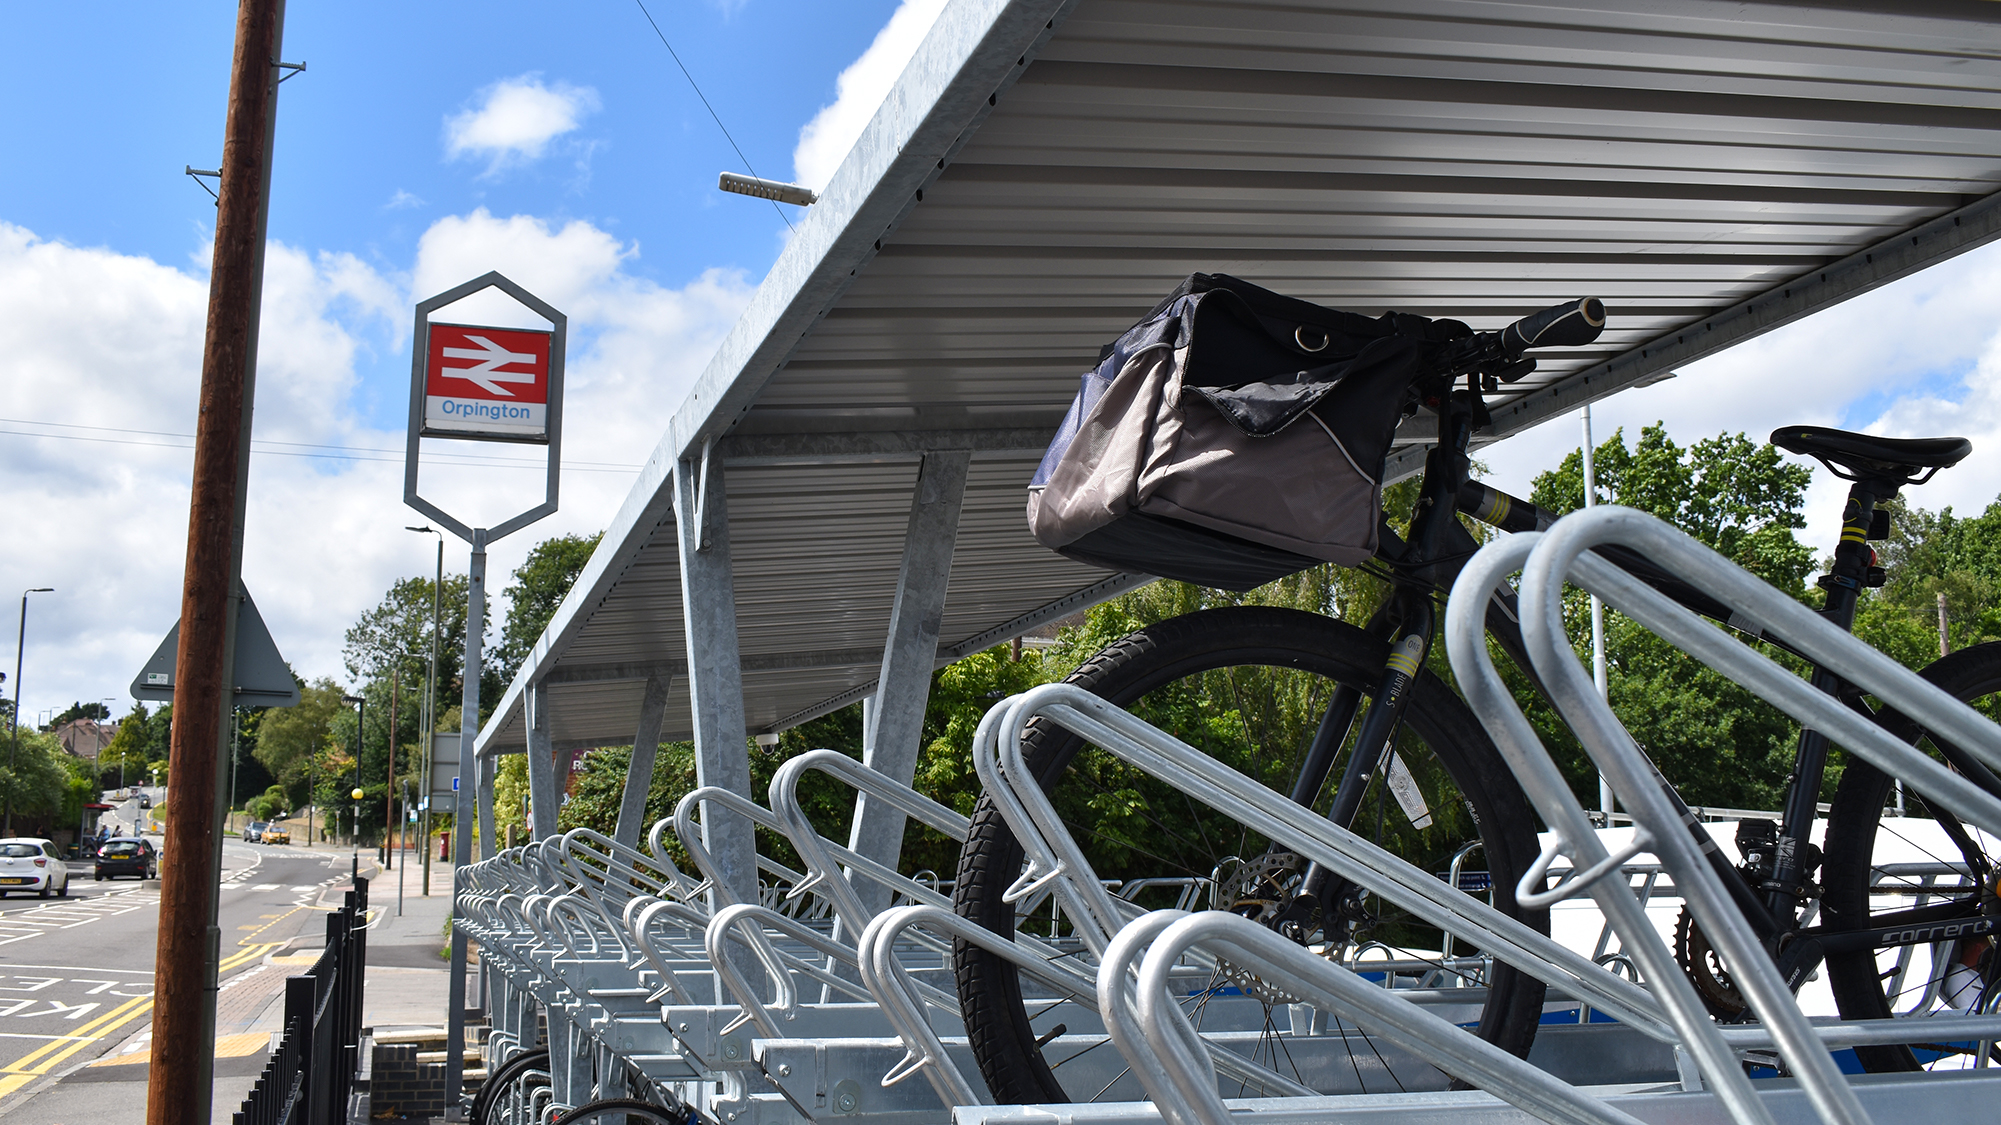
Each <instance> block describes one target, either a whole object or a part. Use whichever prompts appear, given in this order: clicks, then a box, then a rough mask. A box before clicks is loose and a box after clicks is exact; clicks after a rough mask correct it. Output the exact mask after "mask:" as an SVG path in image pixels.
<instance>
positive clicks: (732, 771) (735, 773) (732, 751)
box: [674, 458, 757, 902]
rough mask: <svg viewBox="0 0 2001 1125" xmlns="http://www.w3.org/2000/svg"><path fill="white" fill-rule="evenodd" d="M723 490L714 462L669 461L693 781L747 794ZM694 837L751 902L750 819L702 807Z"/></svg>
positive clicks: (753, 854)
mask: <svg viewBox="0 0 2001 1125" xmlns="http://www.w3.org/2000/svg"><path fill="white" fill-rule="evenodd" d="M724 492H725V489H724V481H723V466H722V462H721V461H720V460H717V459H714V458H701V459H697V460H684V461H681V462H680V463H678V464H677V465H676V466H675V468H674V525H675V532H676V539H677V541H678V543H679V546H680V561H681V612H682V618H683V621H684V622H685V626H686V631H687V636H688V694H689V697H690V699H691V701H692V703H693V708H692V710H693V712H694V720H695V721H694V728H695V784H696V785H716V786H721V787H722V788H724V789H728V790H729V791H730V792H732V793H741V794H743V795H744V796H746V797H750V798H752V799H755V798H756V796H757V795H756V794H754V793H752V792H751V789H750V753H749V748H748V745H747V743H748V741H749V736H748V735H747V734H746V732H745V729H744V719H743V665H742V661H741V657H740V655H739V653H738V651H737V634H736V590H735V587H734V586H733V584H732V577H731V570H730V536H729V505H728V499H727V497H726V496H725V495H724ZM702 839H703V842H704V843H705V844H706V845H707V847H708V849H709V852H710V854H711V855H713V856H714V857H715V859H716V863H717V865H718V866H719V868H720V869H721V873H722V877H723V882H724V884H725V885H727V886H728V888H729V890H730V893H731V894H734V895H735V896H736V897H737V900H738V901H740V902H756V901H757V843H756V839H755V837H754V836H753V835H752V832H751V824H750V821H749V820H747V819H746V818H744V817H742V816H739V815H737V814H736V813H731V812H725V811H723V810H721V809H710V810H705V811H704V812H703V814H702Z"/></svg>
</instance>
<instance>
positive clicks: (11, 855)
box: [0, 836, 69, 898]
mask: <svg viewBox="0 0 2001 1125" xmlns="http://www.w3.org/2000/svg"><path fill="white" fill-rule="evenodd" d="M15 891H34V892H35V893H37V894H39V895H41V896H42V897H43V898H47V897H49V896H50V895H56V896H58V897H60V898H68V897H69V865H68V864H65V863H64V862H63V860H62V856H61V855H60V854H59V853H58V852H57V851H56V845H55V844H54V842H52V841H49V840H41V839H36V838H34V837H31V836H17V837H14V838H13V839H10V840H0V898H6V897H7V896H8V895H9V894H11V893H13V892H15Z"/></svg>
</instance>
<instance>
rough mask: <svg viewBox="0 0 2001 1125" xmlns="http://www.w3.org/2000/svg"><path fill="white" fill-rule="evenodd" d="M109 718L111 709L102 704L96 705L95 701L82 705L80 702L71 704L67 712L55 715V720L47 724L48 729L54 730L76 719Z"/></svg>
mask: <svg viewBox="0 0 2001 1125" xmlns="http://www.w3.org/2000/svg"><path fill="white" fill-rule="evenodd" d="M110 717H111V708H109V707H106V706H105V705H104V704H102V703H98V702H95V701H93V702H90V703H82V702H78V703H72V704H70V705H69V709H68V710H66V711H64V712H63V713H62V714H60V715H57V716H56V717H55V719H54V720H53V721H51V722H50V723H49V727H48V729H50V730H54V729H55V728H57V727H59V726H62V725H63V724H64V723H67V722H73V721H75V720H77V719H99V720H103V719H109V718H110Z"/></svg>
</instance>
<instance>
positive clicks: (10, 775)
mask: <svg viewBox="0 0 2001 1125" xmlns="http://www.w3.org/2000/svg"><path fill="white" fill-rule="evenodd" d="M52 593H55V587H54V586H37V587H35V588H34V589H32V590H23V591H21V631H20V634H19V635H18V636H17V637H16V638H15V639H14V714H13V716H12V726H11V728H10V729H9V730H8V732H7V733H8V737H9V739H10V740H11V741H12V743H13V745H12V746H11V747H10V748H9V749H8V752H7V818H6V819H7V826H6V828H5V830H4V831H5V833H6V835H9V836H12V835H13V834H14V778H15V777H16V776H17V775H18V772H19V763H20V760H21V656H22V654H23V653H25V652H26V651H27V648H28V595H29V594H52Z"/></svg>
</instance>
